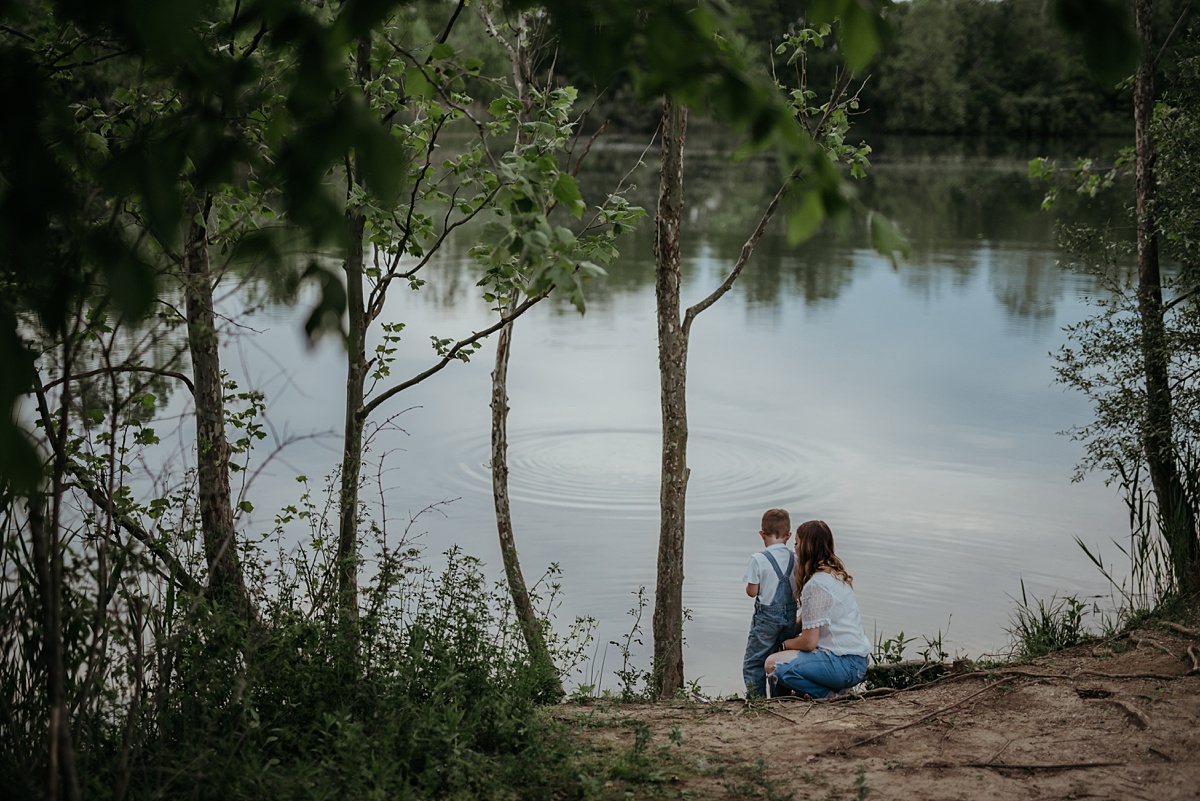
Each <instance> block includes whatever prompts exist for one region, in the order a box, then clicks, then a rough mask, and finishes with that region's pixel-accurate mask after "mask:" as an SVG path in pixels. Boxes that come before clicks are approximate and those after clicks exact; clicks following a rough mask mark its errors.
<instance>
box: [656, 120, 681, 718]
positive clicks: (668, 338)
mask: <svg viewBox="0 0 1200 801" xmlns="http://www.w3.org/2000/svg"><path fill="white" fill-rule="evenodd" d="M662 130H663V139H662V169H661V173H660V176H659V187H658V214H657V218H656V230H655V236H654V258H655V268H654V269H655V281H654V292H655V298H656V299H657V303H658V367H659V377H660V382H661V399H662V484H661V488H660V492H659V509H660V512H659V514H660V519H659V534H658V577H657V584H656V586H655V591H654V670H653V675H654V680H655V684H656V687H655V689H656V691H657V692H658V695H659V696H660V697H662V698H669V697H671V696H673V695H675V693H676V692H677V691H678V690H680V689H681V688H682V687H683V537H684V508H685V504H686V501H687V482H688V467H687V439H688V428H687V393H686V381H687V336H686V334H685V332H684V329H683V325H682V321H681V319H680V286H681V283H682V279H681V275H680V250H679V222H680V217H681V213H682V209H683V146H684V140H685V138H686V136H687V107H686V106H681V105H679V104H677V103H676V102H675V101H674V100H671V99H670V98H667V99H665V100H664V101H663V127H662Z"/></svg>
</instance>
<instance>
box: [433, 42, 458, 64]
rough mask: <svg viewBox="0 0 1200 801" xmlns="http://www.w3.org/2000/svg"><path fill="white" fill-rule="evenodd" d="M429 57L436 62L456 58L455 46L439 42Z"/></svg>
mask: <svg viewBox="0 0 1200 801" xmlns="http://www.w3.org/2000/svg"><path fill="white" fill-rule="evenodd" d="M429 57H430V58H432V59H433V60H434V61H444V60H445V59H448V58H454V46H453V45H450V44H447V43H446V42H438V43H437V44H435V45H434V46H433V49H432V50H430V51H429Z"/></svg>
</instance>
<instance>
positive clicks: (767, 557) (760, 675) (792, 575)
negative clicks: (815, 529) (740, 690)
mask: <svg viewBox="0 0 1200 801" xmlns="http://www.w3.org/2000/svg"><path fill="white" fill-rule="evenodd" d="M791 529H792V520H791V518H790V517H789V516H788V513H787V510H785V509H768V510H767V511H766V512H764V513H763V517H762V530H761V531H759V532H758V535H759V536H760V537H762V541H763V545H765V546H766V550H765V551H762V552H760V553H756V554H754V555H753V556H751V557H750V564H749V565H748V566H747V567H746V575H745V577H744V578H743V579H742V580H743V581H745V582H746V594H747V595H749V596H750V597H751V598H753V599H754V618H753V619H752V620H751V621H750V637H749V639H748V640H747V641H746V657H745V659H744V660H743V661H742V678H743V679H744V680H745V682H746V697H748V698H756V697H762V696H765V695H766V694H767V676H766V673H765V672H764V670H763V662H765V661H766V658H767V657H768V656H769V655H771V654H773V653H775V652H776V651H778V650H779V649H780V648H781V647H782V646H783V641H784V640H786V639H789V638H791V637H793V636H794V635H795V633H796V592H795V586H796V571H795V568H796V555H795V554H794V553H792V549H791V548H789V547H787V541H788V538H789V537H791V535H792V530H791Z"/></svg>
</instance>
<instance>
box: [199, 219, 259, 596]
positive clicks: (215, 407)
mask: <svg viewBox="0 0 1200 801" xmlns="http://www.w3.org/2000/svg"><path fill="white" fill-rule="evenodd" d="M190 211H191V212H192V215H191V216H192V219H191V222H190V223H189V224H188V238H187V249H186V251H185V253H184V259H183V279H184V280H183V286H184V302H185V304H186V307H187V331H188V348H189V351H190V355H191V359H192V381H193V383H194V385H195V402H196V461H197V465H196V473H197V481H198V483H199V491H198V500H199V505H200V527H201V529H202V532H203V540H204V557H205V560H206V561H207V563H208V594H209V597H210V598H212V599H214V600H216V601H219V602H222V603H225V604H229V605H230V608H232V609H235V610H236V611H237V614H239V615H241V616H243V617H245V618H247V619H248V618H249V617H250V615H251V609H250V597H249V594H248V593H247V591H246V580H245V577H244V576H243V574H242V561H241V557H240V555H239V554H238V548H237V534H236V532H235V531H234V527H233V507H232V503H231V501H230V497H231V495H230V487H229V453H230V451H229V441H228V439H226V436H225V390H224V386H223V384H222V380H221V357H220V352H219V350H218V345H219V342H218V338H217V321H216V314H215V312H214V310H213V277H212V271H211V269H210V265H209V253H208V231H207V229H206V228H205V225H204V222H203V221H204V219H205V215H206V214H207V212H208V199H207V197H206V198H205V199H204V200H203V201H202V202H201V201H197V202H196V203H194V204H193V207H192V208H191V209H190Z"/></svg>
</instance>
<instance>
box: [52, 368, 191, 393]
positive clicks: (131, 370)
mask: <svg viewBox="0 0 1200 801" xmlns="http://www.w3.org/2000/svg"><path fill="white" fill-rule="evenodd" d="M103 373H152V374H153V375H161V376H165V377H167V378H178V379H179V380H180V381H182V382H183V383H184V385H185V386H186V387H187V388H188V392H190V393H192V394H193V395H195V394H196V387H195V385H194V384H192V380H191V379H190V378H188V377H187V376H186V375H184V374H183V373H179V372H176V371H175V370H162V369H159V368H157V367H135V366H132V365H129V366H125V367H100V368H98V369H95V370H88V371H87V372H85V373H75V374H74V375H72V376H71V377H70V379H67V378H58V379H55V380H54V381H51V382H50V383H49V384H46V385H44V386H43V387H42V390H43V391H44V390H47V389H53V388H54V387H56V386H58V385H59V384H62V383H65V382H66V381H68V380H72V381H80V380H82V379H85V378H91V377H92V376H96V375H101V374H103Z"/></svg>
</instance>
